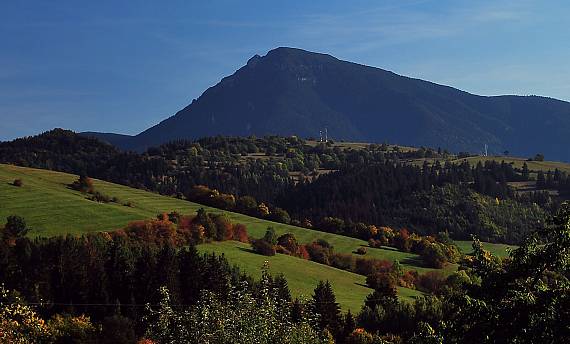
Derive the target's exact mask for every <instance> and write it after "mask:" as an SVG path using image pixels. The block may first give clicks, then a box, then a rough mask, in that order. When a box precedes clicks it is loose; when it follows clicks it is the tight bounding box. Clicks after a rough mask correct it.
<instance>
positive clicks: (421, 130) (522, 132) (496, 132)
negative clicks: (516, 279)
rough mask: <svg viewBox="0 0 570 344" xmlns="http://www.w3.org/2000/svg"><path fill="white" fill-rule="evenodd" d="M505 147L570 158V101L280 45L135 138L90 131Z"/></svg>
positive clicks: (158, 139)
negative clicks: (456, 83) (449, 81)
mask: <svg viewBox="0 0 570 344" xmlns="http://www.w3.org/2000/svg"><path fill="white" fill-rule="evenodd" d="M325 127H326V128H328V131H329V134H330V135H331V136H332V137H333V139H344V140H357V141H370V142H384V141H388V142H390V143H395V144H406V145H414V146H430V147H442V148H446V149H449V150H452V151H456V152H457V151H470V152H478V151H481V150H482V148H483V146H484V145H485V144H487V145H489V147H490V151H491V152H495V153H498V152H503V151H504V150H509V151H510V152H512V153H515V154H518V155H522V156H530V155H534V154H535V153H538V152H541V153H543V154H545V155H547V156H548V157H549V158H552V159H558V160H565V161H569V160H570V153H569V152H567V151H566V150H565V149H564V147H565V146H568V145H569V144H570V103H568V102H565V101H562V100H557V99H553V98H548V97H539V96H517V95H500V96H480V95H475V94H472V93H469V92H466V91H462V90H459V89H457V88H454V87H451V86H446V85H440V84H436V83H433V82H430V81H425V80H421V79H417V78H411V77H407V76H402V75H398V74H396V73H394V72H391V71H387V70H384V69H380V68H376V67H369V66H366V65H362V64H357V63H353V62H348V61H343V60H339V59H337V58H335V57H333V56H331V55H328V54H322V53H313V52H308V51H305V50H301V49H297V48H287V47H281V48H276V49H273V50H270V51H269V52H268V53H267V54H266V55H265V56H259V55H255V56H253V57H252V58H250V59H249V60H248V61H247V63H246V64H245V65H244V66H242V67H241V68H239V69H238V70H237V71H236V72H235V73H233V74H232V75H229V76H226V77H224V78H223V79H222V80H221V81H220V82H219V83H217V84H216V85H214V86H212V87H209V88H208V89H207V90H206V91H204V93H203V94H202V95H201V96H200V97H199V98H198V99H195V100H194V101H192V103H191V104H189V105H187V106H186V107H184V108H183V109H181V110H180V111H178V112H177V113H176V114H174V115H173V116H171V117H169V118H167V119H165V120H163V121H161V122H160V123H158V124H157V125H155V126H153V127H151V128H149V129H147V130H145V131H143V132H141V133H139V134H138V135H135V136H133V137H125V136H119V137H114V136H112V135H109V134H98V133H90V135H91V136H95V137H99V138H103V139H104V140H105V141H107V142H110V143H112V144H115V145H117V146H119V147H120V148H122V149H131V150H138V151H141V150H144V149H146V148H148V147H150V146H156V145H159V144H161V143H165V142H167V141H171V140H176V139H194V138H198V137H204V136H214V135H238V136H248V135H257V136H262V135H270V134H276V135H298V136H303V137H309V136H312V137H316V136H318V132H319V130H323V129H324V128H325Z"/></svg>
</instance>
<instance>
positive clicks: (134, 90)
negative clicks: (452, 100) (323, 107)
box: [0, 0, 570, 140]
mask: <svg viewBox="0 0 570 344" xmlns="http://www.w3.org/2000/svg"><path fill="white" fill-rule="evenodd" d="M568 18H570V2H568V1H525V0H517V1H479V0H478V1H472V0H471V1H457V0H450V1H445V0H433V1H404V0H394V1H378V0H376V1H359V0H351V1H333V0H326V1H293V0H287V1H270V0H262V1H237V0H234V1H213V0H208V1H191V0H186V1H134V0H133V1H119V0H113V1H100V0H98V1H78V0H73V1H57V0H54V1H45V0H38V1H18V0H14V1H2V2H1V4H0V140H7V139H12V138H15V137H19V136H23V135H32V134H36V133H38V132H41V131H45V130H49V129H51V128H54V127H63V128H68V129H72V130H76V131H86V130H93V131H106V132H118V133H128V134H136V133H138V132H140V131H142V130H144V129H146V128H147V127H149V126H151V125H154V124H156V123H158V122H159V121H160V120H162V119H165V118H167V117H168V116H170V115H172V114H174V113H175V112H176V111H177V110H179V109H181V108H182V107H184V106H185V105H187V104H189V103H190V102H191V101H192V99H193V98H197V97H198V96H200V94H201V93H202V92H203V91H204V90H205V89H206V88H208V87H210V86H212V85H214V84H216V83H217V82H218V81H219V80H220V79H221V78H222V77H224V76H226V75H229V74H231V73H233V72H234V71H235V70H236V69H238V68H239V67H241V66H242V65H243V64H245V62H246V61H247V60H248V59H249V58H250V57H251V56H253V55H254V54H259V55H265V53H266V52H267V51H268V50H270V49H272V48H275V47H278V46H290V47H299V48H303V49H306V50H311V51H318V52H325V53H330V54H332V55H334V56H336V57H338V58H341V59H344V60H350V61H353V62H358V63H362V64H367V65H371V66H375V67H380V68H384V69H388V70H392V71H394V72H396V73H398V74H403V75H407V76H412V77H417V78H422V79H426V80H430V81H434V82H437V83H442V84H447V85H451V86H454V87H457V88H460V89H463V90H466V91H469V92H473V93H477V94H484V95H496V94H521V95H527V94H537V95H545V96H550V97H554V98H559V99H564V100H570V25H569V19H568Z"/></svg>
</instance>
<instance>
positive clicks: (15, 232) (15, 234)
mask: <svg viewBox="0 0 570 344" xmlns="http://www.w3.org/2000/svg"><path fill="white" fill-rule="evenodd" d="M28 230H29V229H28V228H27V226H26V221H25V220H24V218H23V217H21V216H17V215H11V216H8V217H7V218H6V225H5V226H4V231H3V232H4V233H3V235H4V239H16V238H20V237H23V236H25V235H26V233H28Z"/></svg>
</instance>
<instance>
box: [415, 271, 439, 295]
mask: <svg viewBox="0 0 570 344" xmlns="http://www.w3.org/2000/svg"><path fill="white" fill-rule="evenodd" d="M445 281H446V278H445V276H444V275H443V273H441V272H440V271H429V272H426V273H425V274H422V275H419V276H418V281H417V283H416V286H417V287H418V289H421V290H422V291H426V292H430V293H434V294H437V293H438V292H439V291H440V290H441V288H442V287H443V286H444V285H445Z"/></svg>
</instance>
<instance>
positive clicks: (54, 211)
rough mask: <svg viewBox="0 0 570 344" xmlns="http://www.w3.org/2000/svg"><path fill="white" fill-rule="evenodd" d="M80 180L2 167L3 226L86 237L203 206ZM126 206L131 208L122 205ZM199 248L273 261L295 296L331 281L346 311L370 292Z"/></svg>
mask: <svg viewBox="0 0 570 344" xmlns="http://www.w3.org/2000/svg"><path fill="white" fill-rule="evenodd" d="M14 179H21V180H22V181H23V186H22V187H16V186H13V185H11V184H12V182H13V181H14ZM76 179H77V176H74V175H70V174H66V173H60V172H53V171H48V170H39V169H30V168H23V167H17V166H12V165H2V164H0V219H1V220H0V221H2V222H3V221H4V219H5V218H6V217H7V216H9V215H20V216H23V217H24V218H25V219H26V222H27V223H28V225H29V227H31V228H32V231H31V232H30V234H29V235H30V236H51V235H58V234H65V233H72V234H83V233H87V232H93V231H104V230H113V229H117V228H120V227H122V226H124V225H126V224H127V223H128V222H130V221H133V220H140V219H146V218H150V217H154V216H155V215H156V214H158V213H161V212H166V211H172V210H176V211H178V212H180V213H183V214H191V213H194V212H195V211H196V210H198V209H199V208H200V207H203V206H202V205H200V204H196V203H192V202H187V201H184V200H180V199H176V198H171V197H165V196H160V195H157V194H154V193H150V192H146V191H143V190H138V189H133V188H129V187H125V186H122V185H117V184H112V183H108V182H104V181H100V180H94V187H95V189H96V190H97V191H99V192H101V193H103V194H105V195H108V196H110V197H117V198H118V199H119V202H118V203H106V204H103V203H97V202H94V201H91V200H88V199H87V198H86V197H85V195H83V194H81V193H80V192H78V191H75V190H72V189H70V188H69V187H68V185H69V184H71V183H72V182H73V181H75V180H76ZM127 202H130V203H131V204H132V206H131V207H129V206H125V205H123V204H124V203H127ZM204 208H205V209H206V210H207V211H209V212H216V213H219V212H224V213H226V214H227V215H228V216H229V217H230V218H231V220H232V221H234V222H239V223H243V224H245V225H246V226H247V228H248V232H249V234H250V235H251V236H253V237H261V236H263V235H264V234H265V231H266V229H267V227H268V226H272V227H273V228H274V229H275V230H276V232H277V233H278V234H284V233H293V234H294V235H295V236H296V237H297V238H298V240H299V241H300V242H302V243H309V242H312V241H314V240H316V239H325V240H327V241H328V242H329V243H331V244H332V245H333V246H334V247H335V250H336V251H337V252H342V253H351V252H353V251H355V250H356V249H357V248H358V247H360V246H367V243H366V242H365V241H363V240H358V239H355V238H349V237H344V236H340V235H335V234H330V233H324V232H319V231H314V230H309V229H305V228H300V227H295V226H289V225H285V224H280V223H275V222H270V221H266V220H261V219H257V218H253V217H250V216H246V215H242V214H237V213H232V212H227V211H221V210H219V209H214V208H209V207H204ZM200 250H202V251H209V252H216V253H224V254H225V255H226V257H227V258H228V260H229V261H230V262H232V263H235V264H238V265H239V266H241V268H242V269H244V271H246V272H247V273H251V274H253V275H259V273H260V267H261V266H262V264H263V262H264V261H265V260H269V261H270V264H271V271H272V272H281V273H283V274H284V275H285V277H286V278H287V279H288V280H289V283H290V286H291V288H292V290H293V292H294V294H295V295H306V296H309V295H310V294H311V292H312V290H313V289H314V287H315V285H316V282H317V281H318V280H321V279H328V280H330V281H331V282H332V283H333V285H334V287H335V291H336V293H337V297H338V299H339V302H340V304H341V305H342V306H343V308H344V309H351V310H355V311H357V310H358V309H359V308H360V305H361V304H362V301H363V299H364V298H365V296H366V295H368V294H369V292H370V289H368V288H367V287H365V286H364V285H365V281H364V280H365V278H364V277H363V276H359V275H356V274H353V273H349V272H346V271H342V270H338V269H335V268H331V267H328V266H324V265H319V264H316V263H313V262H309V261H306V260H302V259H298V258H294V257H289V256H283V255H277V256H275V257H265V256H261V255H257V254H254V253H252V252H251V251H250V250H249V245H245V244H240V243H236V242H225V243H214V244H208V245H203V246H201V247H200ZM366 257H374V258H379V259H388V260H399V261H400V262H401V263H402V265H403V266H404V268H405V269H415V270H419V271H422V272H423V271H427V270H431V269H427V268H424V267H422V266H421V260H420V259H419V257H418V256H417V255H415V254H411V253H404V252H399V251H397V250H394V249H391V248H384V249H372V248H369V249H368V253H367V254H366ZM454 269H455V266H450V267H449V268H448V269H447V270H446V272H449V271H452V270H454ZM400 295H401V296H403V297H412V296H416V295H418V292H416V291H414V290H409V289H403V288H402V289H401V290H400Z"/></svg>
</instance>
